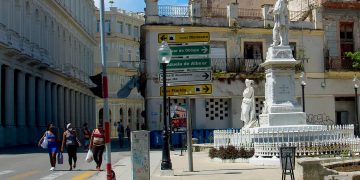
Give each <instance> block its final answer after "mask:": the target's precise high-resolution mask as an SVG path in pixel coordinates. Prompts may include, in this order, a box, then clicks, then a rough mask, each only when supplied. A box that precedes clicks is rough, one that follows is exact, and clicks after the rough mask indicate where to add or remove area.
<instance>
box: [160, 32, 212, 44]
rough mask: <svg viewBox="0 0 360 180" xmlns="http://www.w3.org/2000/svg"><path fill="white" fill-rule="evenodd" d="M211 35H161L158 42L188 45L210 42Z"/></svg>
mask: <svg viewBox="0 0 360 180" xmlns="http://www.w3.org/2000/svg"><path fill="white" fill-rule="evenodd" d="M209 40H210V34H209V33H208V32H192V33H159V34H158V42H159V43H161V42H162V41H166V42H168V43H187V42H209Z"/></svg>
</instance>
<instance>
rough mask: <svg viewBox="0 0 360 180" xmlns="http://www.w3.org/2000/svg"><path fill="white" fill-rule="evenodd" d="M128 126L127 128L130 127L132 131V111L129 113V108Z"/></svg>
mask: <svg viewBox="0 0 360 180" xmlns="http://www.w3.org/2000/svg"><path fill="white" fill-rule="evenodd" d="M127 123H128V125H129V127H130V129H134V127H133V124H132V123H133V122H132V111H131V109H130V108H129V109H128V122H127Z"/></svg>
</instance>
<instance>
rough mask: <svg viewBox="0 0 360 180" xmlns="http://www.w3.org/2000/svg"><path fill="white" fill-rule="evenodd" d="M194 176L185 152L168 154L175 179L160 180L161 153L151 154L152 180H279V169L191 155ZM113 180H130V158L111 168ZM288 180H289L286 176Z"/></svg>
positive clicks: (97, 176)
mask: <svg viewBox="0 0 360 180" xmlns="http://www.w3.org/2000/svg"><path fill="white" fill-rule="evenodd" d="M193 159H194V164H193V167H194V172H188V157H187V152H185V153H184V156H180V150H176V151H171V161H172V167H173V170H174V176H160V163H161V150H156V151H151V152H150V179H151V180H166V179H173V180H195V179H196V180H205V179H206V180H219V179H222V180H230V179H240V180H241V179H244V180H262V179H264V180H265V179H266V180H279V179H281V169H280V168H279V167H273V166H255V165H251V164H248V163H221V162H213V161H211V160H210V158H209V157H208V154H207V153H205V152H194V153H193ZM113 169H114V171H115V174H116V179H121V180H132V174H131V173H132V172H131V157H130V156H128V157H124V158H123V159H121V160H120V161H119V162H118V163H116V164H114V165H113ZM89 179H93V180H96V179H106V172H105V171H102V172H99V173H97V174H95V175H94V176H92V177H91V178H89ZM287 179H290V177H289V176H288V177H287Z"/></svg>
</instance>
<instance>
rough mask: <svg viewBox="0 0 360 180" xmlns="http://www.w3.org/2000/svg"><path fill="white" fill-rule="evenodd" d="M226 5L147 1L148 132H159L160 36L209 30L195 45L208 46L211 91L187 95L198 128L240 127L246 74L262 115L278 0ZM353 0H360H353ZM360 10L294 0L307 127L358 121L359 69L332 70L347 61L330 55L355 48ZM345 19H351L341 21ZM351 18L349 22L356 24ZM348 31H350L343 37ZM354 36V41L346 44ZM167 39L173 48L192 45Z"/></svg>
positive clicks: (181, 100) (175, 100)
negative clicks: (356, 85)
mask: <svg viewBox="0 0 360 180" xmlns="http://www.w3.org/2000/svg"><path fill="white" fill-rule="evenodd" d="M220 2H221V3H220ZM223 2H224V1H220V0H218V1H216V0H203V1H201V0H192V1H189V6H173V7H172V6H160V5H158V4H157V1H156V0H146V19H145V21H146V24H145V25H144V26H143V28H142V34H143V35H144V37H143V38H144V41H143V43H142V46H143V49H144V52H143V56H144V59H145V60H146V65H145V67H146V68H145V70H144V71H143V74H145V75H146V80H147V81H146V82H147V84H146V87H147V88H146V109H147V111H146V118H147V122H148V126H149V128H150V129H151V130H159V129H162V123H161V122H162V115H161V114H162V111H161V109H162V97H161V96H160V92H159V90H160V86H161V83H159V78H158V77H159V72H160V69H159V63H158V60H157V58H158V57H157V56H158V55H157V49H158V48H159V40H158V35H159V34H160V33H165V34H174V33H194V32H209V34H210V41H209V42H207V43H195V44H202V45H203V44H208V45H209V46H210V54H209V55H208V57H209V58H210V60H211V70H212V81H211V82H210V83H211V84H212V93H211V94H210V95H194V96H190V105H191V107H192V108H191V109H190V111H191V118H192V125H193V128H195V129H223V128H241V127H242V126H243V123H242V121H241V120H240V114H241V101H242V92H243V90H244V89H245V84H244V80H245V79H253V80H255V85H254V90H255V100H256V115H257V116H258V115H259V114H261V111H262V107H263V103H262V102H263V100H264V83H265V77H264V70H263V69H262V68H261V66H260V64H261V63H262V62H264V61H265V59H266V53H267V49H268V48H269V47H270V44H271V43H272V27H273V23H274V22H273V16H271V15H269V10H270V9H271V8H272V6H273V3H274V2H275V1H271V2H270V1H266V2H265V1H256V2H253V1H251V3H250V1H241V2H239V3H234V2H233V1H231V2H228V3H223ZM330 2H332V1H330ZM240 3H242V4H251V7H247V6H240ZM259 3H260V4H259ZM339 3H342V1H339ZM352 4H353V5H354V4H358V2H355V1H354V2H352ZM209 7H213V8H209ZM214 7H216V8H214ZM244 7H246V8H244ZM339 7H343V6H341V5H339ZM349 7H350V6H349ZM351 7H354V6H351ZM356 12H358V10H354V9H353V10H352V11H343V12H341V10H336V9H334V8H331V9H329V8H328V7H327V6H326V1H303V0H294V1H289V20H290V30H289V45H290V46H291V48H292V50H293V56H294V58H295V59H296V60H298V61H299V65H298V66H297V67H296V79H295V80H296V88H295V89H296V92H295V94H296V97H297V99H298V103H299V104H301V103H302V101H301V94H302V91H301V84H300V79H299V76H300V73H301V72H304V73H305V76H306V79H305V81H306V87H305V107H306V108H305V112H306V113H307V123H308V124H354V123H355V122H357V121H358V119H355V107H358V106H356V105H355V101H354V88H353V87H354V84H353V82H352V77H353V75H354V74H355V73H356V72H354V69H351V70H350V69H344V68H338V69H336V70H335V68H330V67H329V66H330V65H332V64H339V63H341V62H343V63H344V64H345V63H349V61H345V62H344V61H340V58H339V59H338V61H332V60H331V61H329V56H330V55H329V54H332V56H330V57H331V58H330V59H333V58H332V57H334V56H338V57H340V55H341V49H342V48H349V47H353V48H352V49H353V50H355V49H356V48H357V47H358V46H357V42H358V41H359V35H358V33H357V31H358V25H357V24H358V20H357V18H358V17H357V16H353V15H354V13H356ZM341 19H343V21H344V22H346V23H343V24H344V25H343V24H342V23H341V21H342V20H341ZM349 22H352V23H350V24H352V26H350V25H349ZM351 27H352V28H353V29H351ZM344 34H346V35H348V36H346V37H345V39H344ZM350 34H351V35H352V36H350ZM351 37H352V38H353V41H352V42H353V46H349V42H350V39H351ZM348 38H350V39H348ZM342 42H343V44H342ZM169 44H170V46H172V45H189V44H191V43H187V44H186V43H185V44H181V43H180V44H179V43H178V44H173V43H171V42H170V43H169ZM328 49H329V50H328ZM350 49H351V48H350ZM346 51H348V50H346ZM182 58H189V57H182ZM190 58H191V57H190ZM350 66H351V63H350ZM194 84H195V85H196V84H200V85H201V84H204V82H186V83H172V84H171V83H169V85H174V86H175V85H194ZM171 99H172V100H171V102H170V105H174V104H177V105H181V104H185V103H187V102H186V100H185V99H186V96H173V97H171Z"/></svg>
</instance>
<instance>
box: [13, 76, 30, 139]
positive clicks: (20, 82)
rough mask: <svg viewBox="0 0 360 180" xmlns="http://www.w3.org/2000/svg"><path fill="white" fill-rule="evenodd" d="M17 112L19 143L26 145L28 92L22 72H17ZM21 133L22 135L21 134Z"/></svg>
mask: <svg viewBox="0 0 360 180" xmlns="http://www.w3.org/2000/svg"><path fill="white" fill-rule="evenodd" d="M16 83H17V89H18V90H17V94H15V96H17V98H16V100H17V110H16V112H15V113H17V119H18V128H17V132H18V133H16V134H17V142H18V143H19V144H26V143H28V141H27V137H28V135H29V134H28V133H29V132H28V129H27V128H26V123H25V119H26V110H25V108H27V106H26V104H25V97H26V96H25V93H26V91H27V89H26V87H25V73H23V72H21V71H17V82H16ZM19 132H20V133H19Z"/></svg>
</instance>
